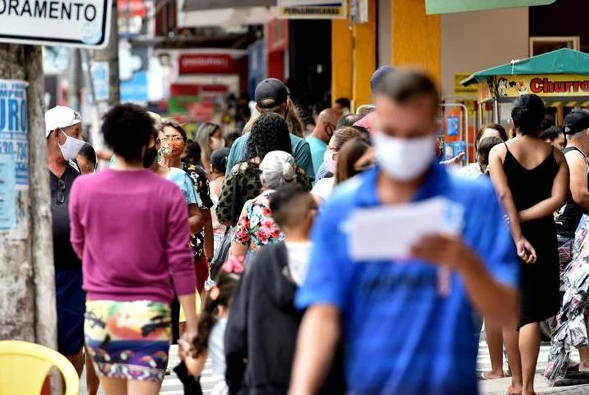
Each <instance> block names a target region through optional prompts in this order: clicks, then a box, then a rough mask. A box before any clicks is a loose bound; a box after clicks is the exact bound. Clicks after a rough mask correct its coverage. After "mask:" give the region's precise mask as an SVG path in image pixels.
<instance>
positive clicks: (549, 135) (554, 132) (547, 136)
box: [540, 126, 566, 141]
mask: <svg viewBox="0 0 589 395" xmlns="http://www.w3.org/2000/svg"><path fill="white" fill-rule="evenodd" d="M561 134H562V135H564V130H563V129H562V128H561V127H559V126H551V127H549V128H548V129H546V130H544V131H543V132H542V133H540V138H541V139H542V140H550V141H554V140H556V139H557V138H558V136H560V135H561ZM565 137H566V136H565Z"/></svg>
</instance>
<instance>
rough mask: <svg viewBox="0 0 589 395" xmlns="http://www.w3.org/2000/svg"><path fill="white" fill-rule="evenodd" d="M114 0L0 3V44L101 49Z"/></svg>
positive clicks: (12, 0)
mask: <svg viewBox="0 0 589 395" xmlns="http://www.w3.org/2000/svg"><path fill="white" fill-rule="evenodd" d="M112 1H113V0H0V42H8V43H21V44H34V45H65V46H72V47H86V48H95V49H96V48H104V47H105V46H106V45H107V44H108V34H109V30H110V17H111V10H112V7H111V6H112Z"/></svg>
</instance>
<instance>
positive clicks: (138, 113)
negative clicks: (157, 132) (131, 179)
mask: <svg viewBox="0 0 589 395" xmlns="http://www.w3.org/2000/svg"><path fill="white" fill-rule="evenodd" d="M153 130H154V125H153V120H152V119H151V117H150V116H149V114H148V113H147V111H145V110H144V109H143V108H141V107H139V106H137V105H135V104H120V105H117V106H115V107H113V108H112V109H111V110H110V111H108V112H107V113H106V114H105V115H104V118H103V121H102V127H101V132H102V134H103V136H104V141H105V142H106V144H107V145H108V146H109V147H110V148H111V149H112V150H113V151H114V153H115V154H116V155H117V156H120V157H122V158H124V159H125V160H126V161H128V162H137V161H141V160H142V159H143V158H142V156H143V147H145V146H147V145H148V144H149V141H150V139H151V136H152V133H153Z"/></svg>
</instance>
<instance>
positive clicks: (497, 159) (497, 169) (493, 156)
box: [489, 145, 523, 241]
mask: <svg viewBox="0 0 589 395" xmlns="http://www.w3.org/2000/svg"><path fill="white" fill-rule="evenodd" d="M506 153H507V149H506V148H505V146H503V145H497V146H495V147H493V149H492V150H491V153H490V155H489V168H490V169H492V171H491V181H492V182H493V186H494V187H495V192H496V193H497V197H498V198H499V202H500V203H501V205H502V206H503V209H504V210H505V211H506V213H507V216H508V217H509V227H510V229H511V235H512V236H513V239H514V240H516V241H517V240H520V239H522V238H523V234H522V230H521V226H520V218H519V213H518V211H517V208H516V207H515V203H514V201H513V196H512V195H511V189H509V183H508V181H507V175H506V174H505V171H504V170H503V160H504V158H505V154H506Z"/></svg>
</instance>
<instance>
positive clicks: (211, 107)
mask: <svg viewBox="0 0 589 395" xmlns="http://www.w3.org/2000/svg"><path fill="white" fill-rule="evenodd" d="M188 114H189V115H191V116H193V117H195V118H196V119H198V120H200V121H203V122H211V121H212V120H213V118H214V117H215V104H214V103H206V102H197V103H190V104H189V105H188Z"/></svg>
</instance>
